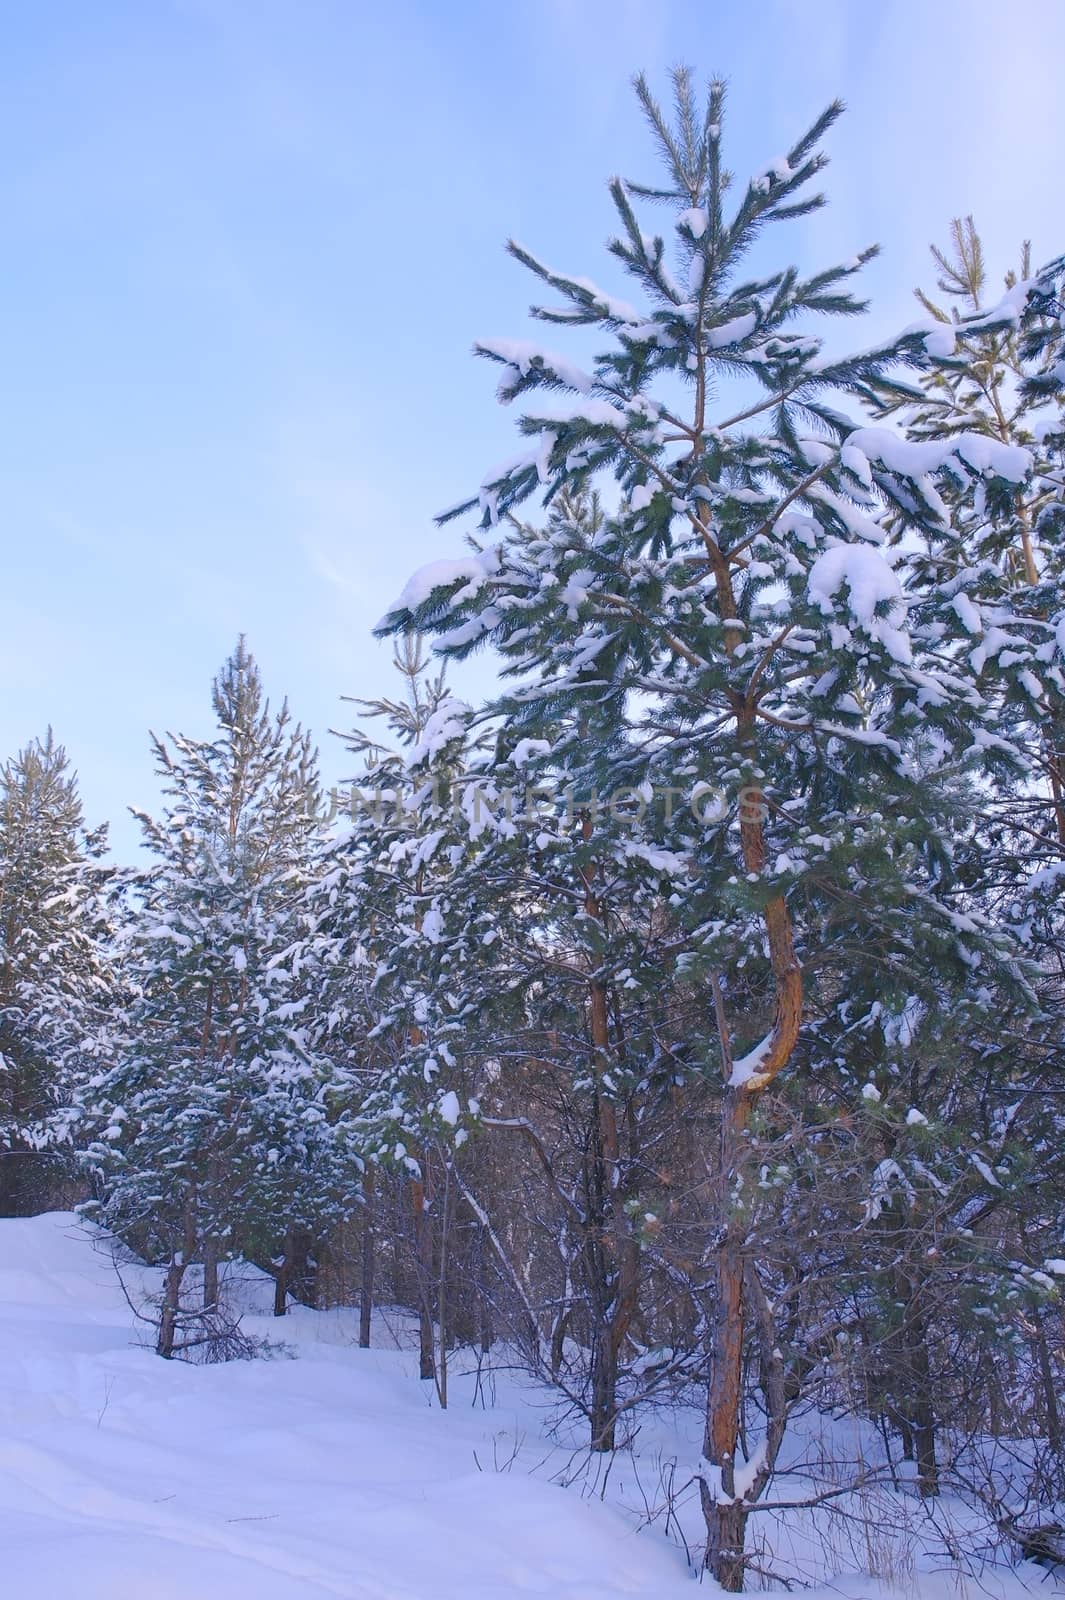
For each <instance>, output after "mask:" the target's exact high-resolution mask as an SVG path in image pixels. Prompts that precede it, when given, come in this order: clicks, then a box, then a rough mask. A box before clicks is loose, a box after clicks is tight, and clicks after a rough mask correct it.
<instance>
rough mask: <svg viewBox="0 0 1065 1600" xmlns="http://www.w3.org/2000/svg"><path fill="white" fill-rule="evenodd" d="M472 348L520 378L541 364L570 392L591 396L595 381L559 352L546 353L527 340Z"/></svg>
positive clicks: (487, 342) (490, 341) (492, 341)
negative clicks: (492, 357)
mask: <svg viewBox="0 0 1065 1600" xmlns="http://www.w3.org/2000/svg"><path fill="white" fill-rule="evenodd" d="M473 348H474V349H475V350H483V351H484V353H485V355H490V356H495V357H496V359H497V360H499V361H503V362H505V363H506V364H507V366H509V367H513V368H514V369H515V371H516V372H517V373H518V375H519V376H520V377H523V378H524V377H526V376H527V375H528V373H529V372H530V370H531V369H532V368H533V366H534V364H536V363H538V364H539V365H540V366H541V367H542V368H543V369H544V371H545V372H546V373H548V374H549V375H550V376H552V377H555V378H558V379H559V381H560V382H562V383H565V384H568V385H569V387H570V388H571V389H576V390H578V392H579V393H580V394H590V393H591V389H592V382H593V380H592V378H591V375H590V374H589V373H587V372H585V371H583V369H582V368H580V367H578V366H576V365H575V364H574V363H573V362H572V361H571V360H570V359H569V357H568V356H565V355H560V354H559V353H558V352H557V351H556V350H545V349H543V348H542V346H540V345H538V344H533V343H532V342H531V341H530V340H528V339H478V340H476V342H475V343H474V347H473Z"/></svg>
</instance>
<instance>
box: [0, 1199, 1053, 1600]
mask: <svg viewBox="0 0 1065 1600" xmlns="http://www.w3.org/2000/svg"><path fill="white" fill-rule="evenodd" d="M122 1273H123V1278H124V1280H125V1283H126V1286H127V1289H128V1290H129V1293H130V1295H131V1298H133V1299H134V1301H136V1300H137V1299H138V1297H139V1296H141V1295H143V1293H144V1291H145V1289H146V1288H149V1287H151V1286H153V1285H154V1283H155V1281H157V1274H154V1273H151V1272H148V1271H146V1270H145V1269H138V1268H132V1267H128V1266H126V1267H123V1269H122ZM230 1291H231V1293H232V1294H234V1295H235V1296H238V1297H239V1298H240V1302H241V1303H242V1304H245V1305H252V1306H254V1305H260V1306H262V1307H264V1308H265V1307H266V1306H267V1305H268V1303H269V1301H270V1299H271V1297H272V1284H268V1283H267V1281H266V1280H265V1279H264V1278H262V1276H261V1275H258V1274H255V1273H254V1272H253V1271H251V1270H250V1269H246V1271H245V1275H244V1277H243V1278H242V1279H241V1281H239V1282H238V1283H236V1284H231V1286H230ZM244 1327H245V1329H246V1331H249V1332H253V1333H255V1334H258V1335H260V1336H264V1335H265V1336H267V1337H270V1338H272V1339H274V1340H278V1339H284V1341H285V1343H286V1345H287V1346H288V1347H289V1348H290V1352H291V1354H292V1355H293V1356H294V1357H295V1359H287V1358H285V1357H281V1358H278V1359H273V1360H263V1361H254V1362H232V1363H229V1364H228V1365H225V1366H208V1367H194V1366H189V1365H185V1364H182V1363H181V1362H177V1361H175V1362H169V1363H168V1362H163V1361H160V1360H159V1359H158V1357H156V1356H155V1355H154V1354H152V1353H151V1352H150V1351H149V1350H148V1349H146V1348H144V1347H143V1344H141V1343H139V1341H142V1340H143V1339H144V1337H145V1335H144V1330H143V1329H142V1328H141V1326H140V1325H139V1324H138V1323H137V1322H136V1320H135V1318H134V1316H133V1314H132V1312H131V1309H130V1306H129V1304H128V1303H127V1301H126V1298H125V1296H124V1294H123V1291H122V1288H121V1286H120V1284H119V1281H118V1278H117V1276H116V1273H115V1268H114V1266H113V1263H112V1257H111V1253H110V1249H109V1247H108V1243H107V1241H106V1239H105V1238H104V1237H103V1236H101V1235H98V1234H94V1233H93V1232H92V1231H90V1230H88V1229H86V1228H84V1227H83V1226H82V1225H81V1224H79V1223H78V1221H77V1220H76V1218H74V1217H73V1216H71V1215H69V1214H66V1213H53V1214H51V1215H48V1216H43V1217H35V1218H33V1219H31V1220H26V1221H11V1220H0V1533H2V1536H3V1552H2V1569H0V1570H2V1573H3V1587H2V1590H0V1592H2V1593H3V1594H4V1595H5V1596H7V1595H10V1596H12V1597H13V1600H58V1597H60V1596H63V1595H66V1594H68V1593H71V1594H76V1595H77V1597H78V1600H223V1597H225V1600H244V1597H247V1600H321V1597H324V1596H342V1597H345V1600H514V1597H521V1596H536V1597H540V1600H629V1597H645V1600H652V1597H653V1600H678V1597H680V1596H685V1597H687V1600H691V1597H692V1596H693V1595H694V1594H695V1593H696V1592H707V1591H706V1590H705V1589H704V1590H700V1591H696V1590H695V1589H694V1588H693V1582H692V1578H691V1575H690V1571H689V1568H688V1566H687V1562H686V1560H685V1556H684V1551H683V1549H682V1548H681V1546H680V1543H679V1541H677V1540H676V1538H675V1537H674V1538H670V1537H667V1532H666V1528H665V1517H664V1515H662V1514H661V1510H660V1509H659V1514H658V1515H657V1516H656V1517H655V1520H654V1522H653V1525H652V1526H650V1527H648V1526H644V1527H643V1528H642V1530H641V1527H640V1524H641V1523H644V1524H646V1521H647V1511H648V1509H649V1508H654V1507H655V1506H656V1505H657V1506H658V1507H659V1508H660V1507H661V1503H662V1497H661V1483H662V1474H663V1471H664V1470H668V1466H669V1463H670V1461H675V1462H676V1463H677V1467H678V1471H677V1481H678V1482H679V1481H680V1478H681V1477H683V1476H684V1474H685V1471H686V1470H687V1469H686V1468H685V1467H684V1464H685V1463H690V1462H692V1461H694V1459H695V1458H696V1456H697V1455H698V1431H699V1428H698V1418H697V1416H695V1415H694V1413H684V1412H681V1413H679V1414H677V1415H675V1416H674V1415H672V1414H670V1413H668V1412H665V1413H661V1414H659V1415H658V1416H649V1417H646V1418H644V1419H643V1420H642V1421H641V1424H640V1433H639V1438H638V1441H637V1442H638V1445H639V1451H638V1453H636V1454H633V1453H630V1452H627V1451H622V1452H619V1453H618V1454H617V1455H616V1456H615V1457H614V1459H613V1460H612V1461H611V1462H610V1463H609V1470H608V1471H606V1482H605V1483H604V1482H603V1480H602V1477H600V1479H599V1480H598V1481H597V1480H595V1478H594V1477H593V1476H591V1475H590V1474H589V1472H588V1471H587V1470H582V1468H583V1469H587V1465H588V1463H587V1457H586V1456H582V1454H581V1452H580V1451H579V1449H575V1448H573V1445H574V1444H575V1442H576V1438H577V1435H576V1434H574V1435H567V1433H566V1430H565V1429H564V1428H563V1429H554V1428H552V1423H553V1422H554V1421H555V1420H556V1413H555V1411H554V1408H553V1406H552V1404H551V1402H550V1399H549V1397H547V1396H545V1395H544V1393H543V1392H542V1391H540V1390H538V1389H537V1388H536V1387H535V1386H534V1385H532V1384H530V1383H528V1382H526V1381H524V1380H522V1379H519V1378H517V1377H515V1376H513V1375H504V1374H493V1375H492V1376H491V1377H490V1379H489V1380H488V1382H487V1383H486V1384H485V1386H484V1387H483V1388H482V1389H481V1390H480V1391H478V1389H477V1385H476V1380H475V1378H474V1376H473V1375H472V1374H469V1375H467V1376H465V1377H463V1376H461V1375H459V1376H453V1378H452V1385H451V1387H452V1404H451V1408H450V1409H449V1410H448V1411H447V1412H446V1413H443V1412H441V1411H440V1410H439V1409H438V1407H437V1406H436V1404H435V1402H434V1400H433V1396H432V1392H431V1388H430V1387H429V1386H426V1385H424V1384H420V1383H419V1382H418V1380H417V1378H416V1376H415V1371H416V1366H415V1361H414V1358H413V1356H412V1353H411V1352H410V1351H409V1350H407V1349H397V1348H394V1347H393V1348H388V1346H389V1345H392V1346H394V1345H395V1343H396V1337H395V1335H397V1334H398V1335H399V1337H400V1342H405V1341H404V1340H403V1337H402V1336H403V1335H404V1334H405V1333H407V1332H409V1329H407V1328H406V1327H405V1326H404V1324H403V1322H402V1319H398V1320H397V1319H391V1320H390V1319H387V1318H383V1319H381V1321H380V1322H379V1324H378V1325H377V1326H376V1327H375V1340H376V1341H377V1342H378V1344H379V1345H380V1346H381V1348H375V1349H373V1350H370V1351H364V1350H359V1349H357V1348H355V1347H354V1337H353V1336H354V1319H353V1314H352V1313H351V1312H348V1311H338V1312H311V1311H304V1310H299V1309H297V1310H295V1311H293V1312H292V1313H290V1315H289V1316H288V1317H286V1318H285V1319H284V1320H283V1321H280V1320H275V1319H274V1318H272V1317H268V1316H265V1315H262V1316H256V1315H250V1316H248V1317H247V1318H246V1320H245V1323H244ZM848 1426H850V1425H849V1424H848ZM815 1443H816V1441H815V1440H814V1439H813V1438H812V1437H811V1436H810V1435H807V1436H805V1437H803V1438H801V1439H799V1440H797V1441H796V1448H797V1449H798V1450H799V1451H800V1453H802V1452H810V1451H811V1449H812V1447H814V1445H815ZM835 1444H837V1445H838V1440H836V1441H835ZM599 1471H600V1473H601V1474H602V1473H603V1472H604V1468H603V1464H602V1462H601V1461H600V1462H599ZM563 1483H565V1484H567V1485H568V1486H567V1487H562V1484H563ZM795 1488H796V1484H795V1481H794V1479H791V1480H788V1490H789V1497H790V1494H793V1493H794V1491H795ZM600 1491H605V1498H604V1497H601V1494H600ZM905 1504H906V1502H905V1501H900V1500H898V1499H896V1500H895V1502H894V1507H893V1508H892V1507H888V1508H887V1509H888V1511H889V1512H890V1514H891V1516H892V1518H894V1516H895V1514H896V1513H897V1512H899V1511H900V1510H902V1511H903V1514H904V1515H905V1509H904V1508H905ZM856 1509H859V1510H860V1509H861V1507H856ZM865 1509H866V1510H869V1509H870V1508H869V1507H866V1508H865ZM881 1509H883V1508H881ZM944 1509H945V1510H949V1508H946V1507H945V1508H944ZM872 1510H873V1515H872V1519H871V1520H872V1524H873V1531H872V1533H870V1532H869V1530H868V1528H867V1527H866V1526H865V1525H864V1524H865V1521H866V1520H867V1519H858V1520H855V1519H851V1518H846V1519H844V1520H843V1522H842V1523H838V1524H828V1525H827V1526H826V1525H824V1524H821V1525H819V1526H818V1527H815V1526H814V1524H813V1521H812V1519H811V1514H810V1513H808V1512H788V1513H784V1514H781V1515H777V1514H770V1515H769V1516H766V1517H763V1518H762V1519H761V1523H760V1525H759V1527H758V1528H757V1530H752V1532H755V1531H756V1532H757V1535H758V1537H759V1540H760V1541H761V1540H762V1539H763V1538H764V1539H765V1540H766V1541H767V1544H766V1548H767V1550H768V1551H769V1553H770V1555H771V1564H772V1566H773V1569H774V1571H776V1572H783V1573H785V1574H787V1573H788V1572H790V1573H791V1575H792V1577H793V1578H797V1579H799V1580H800V1581H801V1580H803V1579H805V1580H806V1581H809V1580H810V1579H815V1580H816V1579H818V1578H820V1579H821V1581H822V1582H823V1581H824V1580H826V1579H830V1580H831V1582H830V1583H829V1585H828V1586H827V1587H826V1588H824V1589H821V1590H814V1591H812V1592H813V1594H814V1595H817V1594H820V1595H821V1596H822V1600H828V1596H829V1595H831V1596H833V1597H837V1600H838V1597H839V1596H840V1595H844V1596H851V1597H859V1596H861V1597H872V1596H884V1595H885V1594H886V1593H887V1592H888V1591H887V1590H886V1589H884V1588H883V1587H882V1586H881V1585H880V1584H878V1583H876V1582H874V1581H873V1580H872V1579H870V1578H867V1577H862V1576H860V1575H859V1574H860V1572H861V1570H862V1569H863V1568H865V1567H867V1566H868V1565H870V1564H872V1565H873V1566H875V1568H876V1569H877V1570H878V1571H879V1572H880V1573H881V1574H883V1575H885V1576H888V1577H890V1578H891V1579H892V1582H893V1588H894V1590H895V1592H902V1593H906V1594H911V1595H913V1594H916V1595H919V1596H921V1597H922V1600H957V1596H958V1595H959V1594H964V1593H966V1592H972V1593H973V1595H974V1597H975V1596H976V1595H981V1596H989V1597H992V1600H1030V1597H1032V1596H1034V1595H1036V1594H1038V1595H1040V1596H1048V1595H1050V1594H1051V1593H1053V1592H1054V1588H1055V1585H1054V1581H1053V1579H1050V1578H1049V1577H1048V1574H1046V1573H1045V1572H1042V1571H1041V1570H1040V1569H1037V1568H1027V1569H1025V1571H1026V1573H1027V1577H1025V1576H1022V1575H1021V1574H1018V1573H1014V1572H1010V1571H1004V1570H1002V1569H1001V1568H1000V1569H998V1570H996V1571H994V1572H990V1573H988V1572H985V1573H983V1574H981V1575H980V1578H979V1581H978V1582H977V1583H970V1584H967V1583H966V1582H964V1581H961V1580H959V1575H958V1574H957V1573H956V1572H955V1571H952V1570H951V1569H950V1568H951V1564H950V1562H949V1561H945V1560H944V1555H943V1551H942V1548H941V1547H940V1549H939V1550H938V1551H937V1550H936V1549H935V1548H933V1547H931V1546H930V1545H929V1541H928V1532H929V1530H928V1528H927V1526H926V1527H925V1529H924V1531H923V1532H919V1535H918V1541H917V1543H918V1547H923V1548H922V1554H921V1558H920V1559H918V1560H917V1561H916V1562H915V1561H914V1559H913V1557H912V1551H911V1544H912V1541H909V1540H908V1538H907V1539H901V1540H900V1539H899V1538H898V1537H897V1536H895V1535H892V1536H889V1535H888V1534H887V1532H886V1531H884V1530H883V1529H882V1528H881V1529H880V1531H879V1532H878V1530H877V1524H879V1523H880V1522H881V1521H882V1517H881V1513H880V1510H878V1509H877V1508H875V1507H874V1508H872ZM679 1514H680V1520H681V1522H682V1523H683V1525H684V1536H685V1537H686V1538H687V1540H688V1542H689V1545H690V1546H691V1548H692V1550H693V1551H695V1550H696V1549H697V1546H698V1541H699V1537H700V1520H701V1519H700V1516H699V1509H698V1501H697V1498H696V1496H695V1493H694V1488H693V1487H692V1488H689V1490H688V1492H687V1494H686V1496H684V1497H683V1503H682V1504H681V1505H680V1506H679ZM673 1526H674V1530H675V1528H676V1523H675V1522H674V1525H673ZM859 1526H860V1527H861V1531H860V1532H858V1531H855V1530H856V1529H857V1528H858V1527H859ZM959 1526H960V1525H959ZM908 1552H909V1553H908ZM920 1569H924V1570H920ZM930 1569H935V1570H930ZM710 1587H712V1586H711V1585H709V1584H708V1585H707V1589H709V1588H710ZM752 1587H753V1584H752ZM780 1592H781V1594H783V1592H784V1591H783V1590H781V1591H780ZM807 1592H810V1591H807Z"/></svg>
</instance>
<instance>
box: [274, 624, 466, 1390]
mask: <svg viewBox="0 0 1065 1600" xmlns="http://www.w3.org/2000/svg"><path fill="white" fill-rule="evenodd" d="M395 666H396V669H397V671H398V672H399V673H400V675H401V677H402V679H403V684H404V693H403V698H402V699H398V700H393V699H390V698H384V699H380V700H371V701H356V702H355V703H356V705H357V706H358V707H359V709H360V711H361V712H362V713H363V715H364V716H365V717H366V718H367V719H380V720H381V721H382V722H383V723H384V724H385V728H384V734H383V738H379V737H378V736H377V735H376V732H374V733H370V732H368V731H366V729H364V728H359V729H356V730H355V731H354V732H352V733H351V734H349V735H347V736H346V738H347V741H348V745H349V748H350V750H351V752H352V754H353V755H354V756H356V758H357V759H358V761H359V771H358V772H357V773H356V776H355V778H354V780H353V783H352V785H351V788H350V807H349V810H350V825H349V826H347V827H346V828H344V829H342V830H341V831H340V833H339V835H338V837H337V839H336V841H335V842H334V844H333V846H332V847H331V849H330V850H329V851H328V852H326V854H325V856H324V857H323V862H322V871H321V877H320V880H319V884H318V886H317V888H316V890H315V892H314V893H313V894H312V896H311V903H312V905H313V907H314V915H313V926H314V934H313V937H312V938H311V939H310V940H309V941H308V950H307V954H306V957H305V959H306V961H307V964H308V967H309V968H313V969H314V970H315V971H316V972H317V973H318V974H319V986H320V987H319V1018H320V1021H319V1035H318V1037H319V1039H320V1043H321V1047H322V1048H323V1049H327V1050H328V1051H329V1053H330V1055H331V1056H332V1057H334V1058H335V1059H336V1060H337V1061H338V1063H340V1065H341V1072H340V1075H339V1077H338V1080H337V1081H338V1085H339V1088H338V1094H337V1099H338V1103H339V1104H340V1106H341V1107H342V1110H341V1113H340V1116H339V1120H338V1124H337V1133H338V1137H340V1138H341V1139H342V1140H344V1142H345V1147H346V1149H347V1150H348V1151H349V1154H350V1156H351V1157H352V1158H353V1161H354V1163H355V1164H356V1165H357V1167H359V1168H361V1169H362V1171H363V1173H364V1177H365V1179H366V1180H368V1181H367V1182H365V1183H364V1199H365V1200H366V1201H367V1202H369V1201H370V1198H371V1196H372V1192H373V1182H374V1174H376V1173H377V1172H385V1173H388V1174H396V1175H399V1176H400V1177H401V1178H402V1179H403V1180H404V1181H405V1183H406V1185H407V1188H408V1197H409V1201H410V1208H411V1209H410V1215H411V1218H412V1233H413V1241H412V1242H413V1253H414V1258H415V1262H416V1266H417V1273H418V1279H419V1313H420V1330H421V1332H420V1362H421V1376H422V1378H423V1379H427V1380H430V1379H432V1380H435V1381H436V1383H437V1387H438V1390H439V1392H440V1398H441V1402H442V1403H443V1404H445V1405H446V1398H447V1374H446V1337H447V1336H446V1328H445V1326H444V1314H443V1308H442V1307H441V1304H440V1295H439V1286H440V1284H441V1282H442V1281H443V1278H444V1276H445V1275H446V1274H445V1264H444V1263H443V1262H442V1260H438V1259H437V1251H438V1250H441V1249H443V1248H444V1240H445V1234H446V1229H444V1228H442V1227H438V1226H437V1220H438V1213H439V1211H440V1207H441V1206H442V1205H443V1204H445V1203H446V1201H445V1186H444V1184H443V1183H441V1182H438V1178H439V1177H440V1173H438V1171H437V1168H438V1167H441V1166H442V1167H443V1168H444V1175H445V1176H446V1175H447V1173H448V1172H449V1171H450V1162H451V1157H452V1154H453V1152H454V1150H455V1149H456V1148H458V1147H460V1146H461V1145H462V1144H463V1143H464V1142H465V1140H466V1138H467V1134H468V1124H469V1115H470V1113H469V1093H468V1082H467V1079H466V1073H465V1062H464V1056H465V1054H466V1033H465V1024H466V1022H467V1021H468V1018H467V1017H465V1016H464V1015H463V1014H462V1013H461V1010H460V1007H459V1002H458V999H457V995H458V993H459V988H460V985H459V983H458V979H457V974H458V972H459V971H460V970H461V967H462V965H463V963H464V962H465V961H466V960H467V959H468V957H469V955H470V952H471V949H472V948H473V945H474V944H475V941H476V939H477V937H478V929H477V926H476V912H474V911H472V910H471V908H470V907H469V906H468V905H467V904H465V903H459V902H458V901H457V900H456V897H455V893H454V887H455V883H456V881H457V874H458V868H459V865H460V862H461V861H462V859H463V857H464V855H465V854H466V852H467V850H468V847H469V839H470V836H471V832H476V829H477V827H478V826H479V822H478V815H479V811H480V805H481V801H480V799H479V797H478V793H477V791H476V788H475V787H474V786H467V784H466V783H465V781H464V780H465V778H466V776H467V773H466V769H467V764H468V763H469V762H470V760H471V758H472V756H471V752H472V741H471V738H470V734H469V727H468V724H469V718H470V713H469V708H468V707H467V706H466V705H465V704H464V703H463V702H462V701H460V700H458V699H457V698H456V697H455V696H454V695H452V694H451V692H450V690H449V688H448V686H447V684H446V682H445V679H444V676H443V674H442V673H437V674H435V675H434V674H433V673H431V672H430V671H428V670H427V667H426V661H425V655H424V649H423V647H422V644H421V642H420V640H418V639H417V638H415V637H414V636H408V637H407V638H405V639H403V640H402V641H400V642H399V644H398V645H397V650H396V655H395ZM368 1217H369V1212H368V1209H367V1210H366V1211H365V1212H364V1228H365V1227H366V1226H367V1224H368ZM363 1268H364V1270H363V1278H364V1300H365V1301H366V1302H367V1304H366V1307H365V1309H366V1314H365V1315H364V1318H363V1323H364V1337H368V1323H369V1316H368V1298H369V1284H370V1282H371V1280H372V1238H371V1239H370V1241H369V1245H368V1249H367V1251H366V1253H364V1262H363ZM434 1322H435V1323H436V1324H437V1325H438V1326H439V1328H440V1347H439V1350H436V1349H434V1345H435V1333H434Z"/></svg>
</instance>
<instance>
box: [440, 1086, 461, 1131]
mask: <svg viewBox="0 0 1065 1600" xmlns="http://www.w3.org/2000/svg"><path fill="white" fill-rule="evenodd" d="M437 1110H438V1111H439V1113H440V1115H441V1117H442V1118H443V1120H444V1121H445V1122H446V1123H447V1124H448V1126H449V1127H451V1128H454V1127H455V1126H456V1125H457V1123H458V1120H459V1118H460V1117H461V1115H462V1107H461V1106H460V1105H459V1097H458V1095H457V1094H456V1093H455V1091H454V1089H449V1090H448V1091H447V1093H446V1094H445V1095H444V1096H443V1097H442V1099H441V1101H440V1104H439V1106H438V1107H437Z"/></svg>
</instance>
